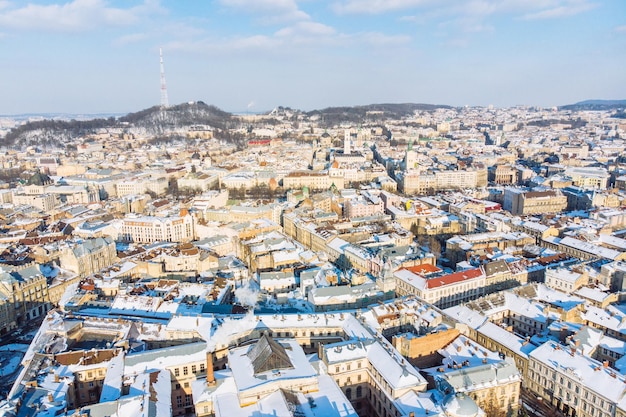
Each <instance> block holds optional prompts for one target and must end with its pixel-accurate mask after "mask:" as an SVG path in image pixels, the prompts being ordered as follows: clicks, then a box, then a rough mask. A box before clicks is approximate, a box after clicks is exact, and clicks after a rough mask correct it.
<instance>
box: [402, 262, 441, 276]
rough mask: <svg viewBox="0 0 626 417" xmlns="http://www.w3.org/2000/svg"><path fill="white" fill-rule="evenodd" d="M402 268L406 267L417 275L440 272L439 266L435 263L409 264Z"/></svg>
mask: <svg viewBox="0 0 626 417" xmlns="http://www.w3.org/2000/svg"><path fill="white" fill-rule="evenodd" d="M404 269H407V270H409V271H411V272H413V273H414V274H417V275H428V274H434V273H437V272H441V268H437V267H436V266H435V265H431V264H421V265H415V266H409V267H407V268H404Z"/></svg>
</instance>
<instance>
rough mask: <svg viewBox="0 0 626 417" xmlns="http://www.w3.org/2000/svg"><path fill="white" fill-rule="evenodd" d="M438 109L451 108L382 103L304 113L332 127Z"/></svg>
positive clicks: (431, 105) (435, 105) (397, 117)
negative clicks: (343, 123)
mask: <svg viewBox="0 0 626 417" xmlns="http://www.w3.org/2000/svg"><path fill="white" fill-rule="evenodd" d="M439 108H446V109H449V108H452V107H451V106H446V105H437V104H421V103H382V104H368V105H365V106H353V107H328V108H325V109H321V110H312V111H310V112H307V113H305V114H306V115H307V116H309V117H319V118H320V119H321V121H322V124H323V125H325V126H329V127H330V126H334V125H337V124H339V123H342V122H348V123H363V122H366V121H369V122H377V121H384V120H387V119H396V120H397V119H402V118H404V117H407V116H412V115H413V114H414V113H415V111H417V110H420V111H433V110H436V109H439Z"/></svg>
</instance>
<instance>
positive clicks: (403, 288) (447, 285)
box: [394, 265, 487, 308]
mask: <svg viewBox="0 0 626 417" xmlns="http://www.w3.org/2000/svg"><path fill="white" fill-rule="evenodd" d="M422 267H423V265H420V266H419V267H418V268H422ZM413 269H414V268H411V267H410V268H402V269H399V270H398V271H396V272H395V273H394V276H395V278H396V294H397V295H398V296H401V297H402V296H407V295H416V296H418V297H420V298H421V299H422V300H424V301H426V302H427V303H431V304H434V305H436V306H437V307H441V308H446V307H450V306H453V305H457V304H460V303H462V302H465V301H469V300H473V299H475V298H478V297H480V296H481V295H483V294H484V293H485V287H486V285H487V280H486V275H485V273H484V271H483V270H482V269H481V268H475V269H469V270H467V271H462V272H455V273H453V274H447V275H439V276H433V277H428V276H423V275H421V274H420V273H417V272H414V271H413Z"/></svg>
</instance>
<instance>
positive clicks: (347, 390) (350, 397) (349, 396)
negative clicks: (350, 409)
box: [346, 388, 352, 400]
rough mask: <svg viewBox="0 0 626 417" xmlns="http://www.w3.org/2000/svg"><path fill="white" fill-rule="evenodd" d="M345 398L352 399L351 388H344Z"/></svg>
mask: <svg viewBox="0 0 626 417" xmlns="http://www.w3.org/2000/svg"><path fill="white" fill-rule="evenodd" d="M346 398H347V399H349V400H351V399H352V388H348V389H346Z"/></svg>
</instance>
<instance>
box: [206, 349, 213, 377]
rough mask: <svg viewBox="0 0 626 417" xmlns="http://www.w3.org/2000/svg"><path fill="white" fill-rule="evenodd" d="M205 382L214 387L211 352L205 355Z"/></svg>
mask: <svg viewBox="0 0 626 417" xmlns="http://www.w3.org/2000/svg"><path fill="white" fill-rule="evenodd" d="M206 382H207V383H208V384H209V385H215V375H214V374H213V352H207V353H206Z"/></svg>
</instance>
